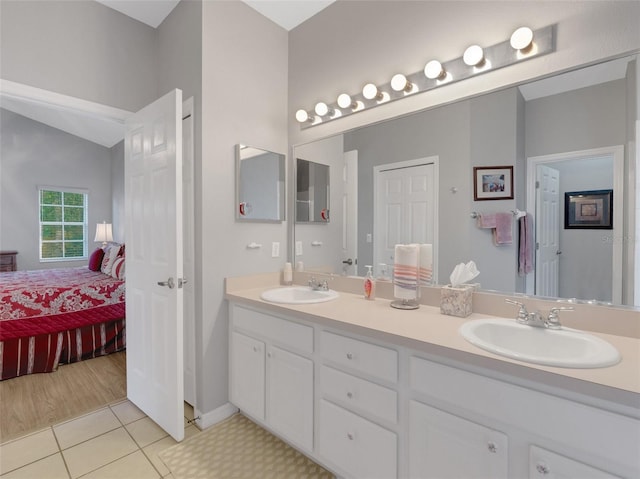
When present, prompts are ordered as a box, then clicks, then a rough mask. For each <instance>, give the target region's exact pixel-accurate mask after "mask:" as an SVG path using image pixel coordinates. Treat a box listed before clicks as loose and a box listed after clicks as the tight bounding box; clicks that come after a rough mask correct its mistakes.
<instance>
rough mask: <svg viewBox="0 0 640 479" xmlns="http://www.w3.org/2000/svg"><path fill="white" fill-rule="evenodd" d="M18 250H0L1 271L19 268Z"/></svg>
mask: <svg viewBox="0 0 640 479" xmlns="http://www.w3.org/2000/svg"><path fill="white" fill-rule="evenodd" d="M16 256H18V252H17V251H0V273H3V272H5V271H16V270H17V269H18V260H17V259H16Z"/></svg>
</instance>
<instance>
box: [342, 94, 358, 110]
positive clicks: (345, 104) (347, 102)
mask: <svg viewBox="0 0 640 479" xmlns="http://www.w3.org/2000/svg"><path fill="white" fill-rule="evenodd" d="M338 106H339V107H340V108H351V109H355V108H356V106H357V105H356V104H355V103H354V102H352V101H351V97H350V96H349V95H347V94H346V93H342V94H341V95H340V96H338Z"/></svg>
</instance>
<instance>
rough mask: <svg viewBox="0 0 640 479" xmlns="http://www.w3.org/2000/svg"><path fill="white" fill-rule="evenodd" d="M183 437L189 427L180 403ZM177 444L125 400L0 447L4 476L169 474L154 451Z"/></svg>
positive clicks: (191, 431) (96, 478)
mask: <svg viewBox="0 0 640 479" xmlns="http://www.w3.org/2000/svg"><path fill="white" fill-rule="evenodd" d="M184 416H185V420H184V424H185V439H186V438H189V437H191V436H193V435H195V434H199V432H200V430H199V429H198V428H197V427H196V426H195V425H190V424H189V423H188V419H191V418H193V408H191V406H189V405H188V404H185V412H184ZM174 444H177V443H176V441H174V440H173V438H171V437H170V436H168V435H167V433H166V432H164V431H163V430H162V429H161V428H160V427H159V426H158V425H156V424H155V423H154V422H153V421H152V420H151V419H149V418H148V417H147V416H146V415H145V414H144V413H143V412H142V411H140V410H139V409H138V408H137V407H136V406H134V405H133V404H132V403H131V402H129V401H127V400H124V401H120V402H117V403H114V404H110V405H109V406H107V407H104V408H102V409H99V410H97V411H94V412H92V413H89V414H86V415H84V416H80V417H77V418H74V419H72V420H70V421H66V422H63V423H61V424H57V425H55V426H52V427H48V428H46V429H42V430H40V431H37V432H35V433H33V434H29V435H27V436H24V437H22V438H19V439H15V440H13V441H9V442H6V443H4V444H2V445H0V477H2V478H3V479H5V478H6V479H13V478H33V479H36V478H37V479H45V478H46V479H58V478H61V479H76V478H83V479H84V478H87V479H89V478H91V479H107V478H117V479H126V478H136V479H146V478H160V477H162V478H169V479H172V478H173V476H172V474H171V472H170V471H169V470H168V469H167V467H166V466H165V465H164V464H163V463H162V461H161V460H160V459H159V458H158V454H159V453H160V452H162V451H164V450H165V449H167V448H168V447H171V446H173V445H174Z"/></svg>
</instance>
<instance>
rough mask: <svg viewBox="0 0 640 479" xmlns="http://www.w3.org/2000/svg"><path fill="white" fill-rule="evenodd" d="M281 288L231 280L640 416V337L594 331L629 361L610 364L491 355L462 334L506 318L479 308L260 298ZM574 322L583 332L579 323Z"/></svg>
mask: <svg viewBox="0 0 640 479" xmlns="http://www.w3.org/2000/svg"><path fill="white" fill-rule="evenodd" d="M278 287H282V286H281V285H280V284H278V276H277V275H268V274H267V275H264V274H263V275H256V276H251V277H244V278H228V279H227V280H226V298H227V299H228V300H229V301H232V302H234V303H239V304H244V305H247V306H250V307H254V308H259V309H261V310H263V311H267V312H271V313H273V314H275V315H284V316H289V317H292V318H297V319H301V320H305V321H309V322H312V323H314V324H318V325H320V326H324V327H328V328H334V329H337V330H339V331H343V332H345V333H352V334H356V335H362V336H366V337H370V338H372V339H374V340H378V341H382V342H386V343H389V344H392V345H395V346H402V347H407V348H410V349H412V350H415V351H417V352H418V353H419V354H420V355H421V356H424V357H425V358H426V359H432V360H434V361H438V362H441V363H444V364H448V365H451V366H454V367H460V368H462V369H466V370H468V371H471V372H476V373H478V374H483V375H486V376H489V377H493V378H495V379H501V380H505V381H507V382H511V383H514V384H518V385H522V386H524V387H529V388H532V389H537V390H539V391H542V392H547V393H551V394H556V395H560V396H563V397H566V398H567V399H571V400H576V401H580V402H584V403H588V404H591V405H594V406H597V407H603V408H605V409H612V410H614V412H618V413H622V414H627V415H631V416H633V417H638V418H640V339H638V338H635V337H629V336H622V335H614V334H606V333H602V332H593V331H589V333H590V334H593V335H594V336H598V337H600V338H602V339H604V340H605V341H608V342H609V343H611V344H612V345H613V346H615V347H616V348H617V349H618V351H619V352H620V355H621V356H622V360H621V361H620V362H619V363H618V364H616V365H614V366H609V367H605V368H594V369H573V368H558V367H550V366H543V365H537V364H531V363H525V362H522V361H517V360H514V359H509V358H506V357H503V356H499V355H497V354H493V353H490V352H488V351H485V350H483V349H480V348H478V347H476V346H474V345H472V344H470V343H469V342H467V341H466V340H465V339H464V338H463V337H462V335H461V334H460V333H459V332H458V329H459V328H460V326H461V325H462V324H464V323H465V322H468V321H473V320H476V319H483V318H491V317H497V316H498V315H489V314H480V313H473V314H471V315H470V316H468V317H467V318H458V317H454V316H447V315H443V314H441V313H440V308H439V307H435V306H429V305H425V304H421V305H420V308H419V309H416V310H409V311H406V310H398V309H395V308H392V307H391V306H390V303H391V300H389V299H383V298H376V299H375V300H373V301H367V300H365V299H364V298H363V297H362V295H358V294H353V293H349V292H343V291H339V290H338V292H339V293H340V297H339V298H338V299H335V300H333V301H328V302H324V303H315V304H302V305H295V304H279V303H271V302H267V301H264V300H262V299H261V298H260V295H261V293H262V292H264V291H265V290H267V289H272V288H278ZM496 301H500V300H499V299H496ZM514 318H515V315H514V317H513V318H505V319H507V320H509V319H511V320H513V321H515V319H514ZM571 327H573V328H575V329H580V328H579V327H576V326H575V325H574V324H572V325H571Z"/></svg>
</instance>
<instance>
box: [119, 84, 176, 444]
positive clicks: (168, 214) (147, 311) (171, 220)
mask: <svg viewBox="0 0 640 479" xmlns="http://www.w3.org/2000/svg"><path fill="white" fill-rule="evenodd" d="M126 127H127V128H126V136H125V225H126V235H127V293H126V301H127V396H128V398H129V399H130V400H131V401H132V402H133V403H134V404H135V405H136V406H138V407H139V408H140V409H141V410H142V411H144V412H145V413H146V414H147V415H148V416H149V417H150V418H151V419H152V420H153V421H155V422H156V423H157V424H158V425H160V427H162V428H163V429H164V430H165V431H167V432H168V433H169V434H170V435H171V436H172V437H173V438H174V439H175V440H176V441H181V440H182V439H184V425H183V414H184V409H183V401H184V383H183V375H184V372H183V289H182V284H183V259H182V258H183V227H182V222H183V218H182V214H183V208H182V201H183V197H182V153H183V152H182V92H181V91H180V90H174V91H172V92H170V93H168V94H167V95H165V96H164V97H162V98H160V99H159V100H157V101H155V102H154V103H152V104H150V105H148V106H146V107H145V108H143V109H142V110H140V111H139V112H138V113H136V114H134V115H132V116H131V118H129V119H128V120H127V122H126Z"/></svg>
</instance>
